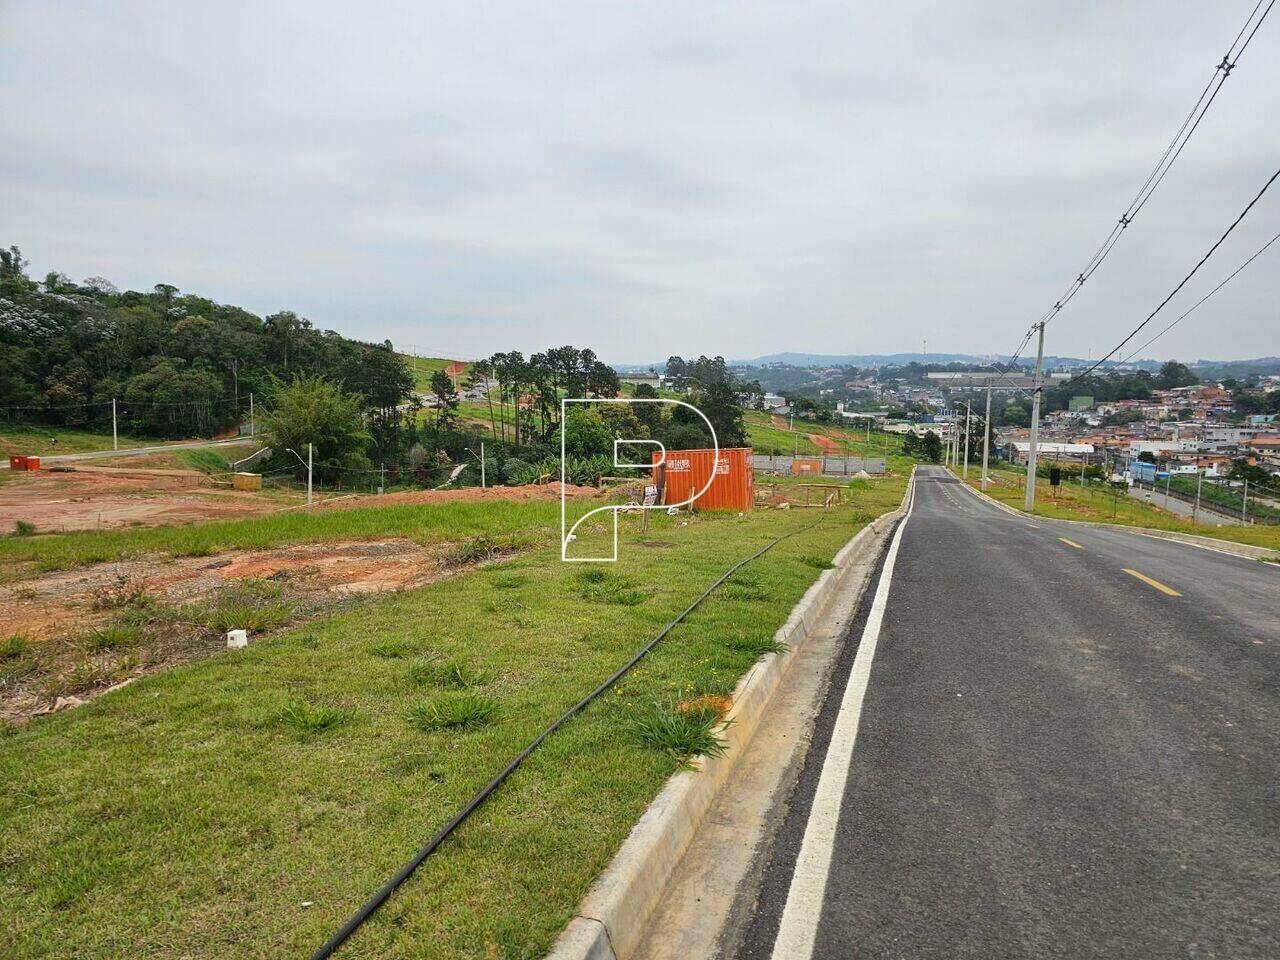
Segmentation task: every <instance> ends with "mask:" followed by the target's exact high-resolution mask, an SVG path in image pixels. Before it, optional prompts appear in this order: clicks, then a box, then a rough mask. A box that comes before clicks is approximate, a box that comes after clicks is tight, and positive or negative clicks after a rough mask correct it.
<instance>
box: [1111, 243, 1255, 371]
mask: <svg viewBox="0 0 1280 960" xmlns="http://www.w3.org/2000/svg"><path fill="white" fill-rule="evenodd" d="M1277 240H1280V233H1277V234H1276V235H1275V236H1274V237H1272V238H1271V239H1270V240H1268V241H1267V242H1266V243H1264V244H1263V245H1262V246H1261V247H1259V248H1258V250H1257V251H1255V252H1254V254H1253V256H1251V257H1250V258H1249V259H1248V260H1246V261H1245V262H1244V263H1242V264H1240V266H1238V267H1236V269H1235V270H1234V272H1232V273H1231V275H1230V276H1228V277H1227V278H1226V279H1225V280H1223V281H1222V282H1221V283H1220V284H1218V285H1217V286H1216V287H1214V288H1213V289H1212V290H1210V291H1209V292H1208V293H1206V294H1205V295H1204V296H1203V297H1201V298H1200V299H1199V300H1197V301H1196V302H1195V303H1194V304H1192V305H1191V308H1190V309H1188V310H1187V311H1186V312H1185V313H1183V314H1182V315H1181V316H1179V317H1178V318H1177V319H1176V320H1173V321H1172V322H1170V323H1169V324H1168V326H1166V327H1165V328H1164V329H1163V330H1161V331H1160V332H1159V333H1157V334H1156V335H1155V336H1154V337H1152V338H1151V339H1150V340H1148V341H1147V342H1146V343H1144V344H1143V345H1142V346H1140V347H1138V348H1136V349H1135V350H1134V351H1133V352H1132V353H1130V354H1129V355H1128V356H1126V357H1125V358H1124V359H1123V360H1120V361H1119V363H1121V364H1125V363H1128V362H1129V361H1130V360H1132V359H1133V358H1134V357H1136V356H1137V355H1138V354H1139V353H1141V352H1142V351H1143V350H1145V349H1147V347H1149V346H1151V344H1153V343H1155V342H1156V341H1157V340H1159V339H1160V338H1161V337H1163V336H1164V335H1165V334H1166V333H1168V332H1169V331H1170V330H1172V329H1173V328H1174V327H1176V326H1177V325H1178V324H1179V323H1181V322H1182V321H1183V320H1185V319H1186V318H1187V317H1189V316H1190V315H1191V314H1192V313H1194V312H1195V311H1196V310H1197V309H1198V308H1199V307H1200V305H1201V304H1203V303H1204V302H1205V301H1206V300H1208V299H1209V298H1210V297H1212V296H1213V295H1214V294H1215V293H1217V292H1218V291H1219V290H1221V289H1222V288H1223V287H1225V286H1226V285H1227V284H1228V283H1230V282H1231V281H1232V280H1234V279H1235V278H1236V277H1237V276H1238V275H1239V274H1241V273H1243V272H1244V269H1245V267H1247V266H1249V264H1251V263H1253V261H1255V260H1257V259H1258V257H1260V256H1262V255H1263V254H1264V253H1266V252H1267V249H1268V248H1269V247H1270V246H1271V245H1272V244H1273V243H1275V242H1276V241H1277Z"/></svg>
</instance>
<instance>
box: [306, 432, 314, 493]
mask: <svg viewBox="0 0 1280 960" xmlns="http://www.w3.org/2000/svg"><path fill="white" fill-rule="evenodd" d="M314 449H315V448H314V447H313V446H312V445H311V444H309V443H308V444H307V506H308V507H309V506H311V466H312V462H313V457H314V454H313V451H314Z"/></svg>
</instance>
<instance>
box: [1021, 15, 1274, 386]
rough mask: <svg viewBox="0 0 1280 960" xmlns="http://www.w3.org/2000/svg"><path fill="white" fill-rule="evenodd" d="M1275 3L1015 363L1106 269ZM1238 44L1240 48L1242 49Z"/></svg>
mask: <svg viewBox="0 0 1280 960" xmlns="http://www.w3.org/2000/svg"><path fill="white" fill-rule="evenodd" d="M1275 2H1276V0H1270V2H1269V3H1268V4H1267V7H1266V9H1265V10H1263V11H1262V15H1261V16H1260V17H1258V18H1257V20H1256V22H1255V20H1254V17H1255V16H1257V14H1258V10H1259V9H1260V8H1261V7H1262V3H1263V0H1258V2H1257V3H1256V4H1255V5H1254V8H1253V9H1252V10H1251V11H1250V12H1249V16H1248V17H1247V18H1246V19H1245V22H1244V25H1243V26H1241V28H1240V31H1239V32H1238V33H1237V34H1236V36H1235V39H1234V40H1232V41H1231V46H1230V47H1228V48H1227V52H1226V53H1225V54H1223V57H1222V60H1221V62H1219V63H1218V64H1217V65H1216V66H1215V67H1214V69H1213V74H1212V75H1211V76H1210V77H1209V82H1208V83H1206V84H1205V86H1204V89H1203V90H1201V91H1200V95H1199V96H1198V97H1197V98H1196V102H1195V103H1194V104H1193V105H1192V107H1191V110H1190V111H1189V112H1188V113H1187V115H1186V117H1185V118H1184V119H1183V121H1182V123H1181V125H1180V126H1179V127H1178V129H1177V132H1175V133H1174V135H1173V138H1172V139H1171V140H1170V141H1169V143H1168V145H1167V146H1166V147H1165V149H1164V152H1163V153H1161V154H1160V158H1159V159H1158V160H1157V161H1156V164H1155V166H1154V167H1152V168H1151V172H1150V173H1148V174H1147V177H1146V179H1145V180H1143V182H1142V185H1141V186H1140V187H1139V188H1138V192H1137V193H1136V194H1134V197H1133V199H1132V200H1130V201H1129V205H1128V206H1127V207H1126V208H1125V210H1124V212H1123V213H1122V214H1121V215H1120V218H1119V219H1118V220H1117V221H1116V223H1115V224H1114V225H1113V226H1112V228H1111V230H1110V231H1109V232H1108V233H1107V236H1106V238H1105V239H1104V240H1103V241H1102V243H1101V244H1100V245H1099V247H1098V248H1097V250H1095V251H1094V253H1093V256H1091V257H1090V258H1089V260H1088V262H1087V263H1086V264H1085V265H1084V268H1083V269H1082V270H1080V272H1079V273H1078V274H1076V278H1075V279H1074V280H1072V281H1071V283H1069V284H1068V285H1067V288H1066V289H1065V290H1064V291H1063V293H1062V295H1061V296H1059V297H1058V299H1057V301H1055V302H1054V304H1053V306H1052V307H1050V308H1049V309H1048V310H1046V311H1045V312H1044V313H1043V314H1042V315H1041V317H1040V319H1039V320H1037V321H1036V322H1035V323H1033V324H1032V325H1031V328H1030V329H1029V330H1028V331H1027V333H1026V335H1025V336H1024V337H1023V338H1022V343H1021V344H1020V345H1019V347H1018V349H1017V350H1016V351H1014V354H1013V359H1012V361H1011V362H1013V363H1016V362H1017V360H1018V357H1020V356H1021V354H1022V351H1023V350H1024V349H1026V346H1027V343H1028V342H1029V341H1030V340H1031V337H1032V336H1033V334H1034V332H1035V329H1036V327H1038V326H1039V325H1040V324H1043V323H1048V322H1049V321H1050V320H1052V319H1053V318H1054V317H1056V316H1057V315H1058V314H1059V313H1061V312H1062V309H1063V308H1064V307H1065V306H1066V305H1067V304H1068V303H1070V302H1071V300H1072V299H1074V298H1075V295H1076V294H1077V293H1079V292H1080V289H1081V288H1082V287H1083V286H1084V284H1085V283H1086V281H1088V280H1089V278H1090V277H1092V276H1093V274H1094V273H1095V272H1096V271H1097V269H1098V268H1099V267H1100V266H1102V263H1103V261H1105V260H1106V259H1107V257H1108V256H1110V255H1111V251H1112V250H1113V249H1114V248H1115V246H1116V244H1117V243H1119V242H1120V237H1121V236H1123V235H1124V232H1125V230H1126V229H1127V228H1128V227H1129V225H1130V224H1131V223H1132V222H1133V220H1134V218H1135V217H1136V216H1137V215H1138V213H1139V212H1140V211H1141V210H1142V208H1143V207H1145V206H1146V205H1147V201H1148V200H1150V199H1151V196H1152V194H1154V193H1155V191H1156V189H1157V188H1158V187H1159V186H1160V184H1161V183H1162V182H1163V181H1164V178H1165V177H1166V176H1168V173H1169V171H1170V170H1171V169H1172V168H1173V165H1174V163H1176V162H1177V159H1178V157H1179V156H1181V154H1182V151H1183V150H1184V149H1185V148H1186V145H1187V143H1188V142H1190V140H1191V137H1192V135H1193V134H1194V133H1195V132H1196V128H1198V127H1199V126H1200V122H1201V121H1202V120H1203V119H1204V117H1205V114H1207V113H1208V112H1209V108H1210V107H1211V106H1212V105H1213V101H1214V100H1215V99H1216V98H1217V96H1218V93H1219V91H1221V90H1222V86H1223V84H1225V83H1226V81H1227V77H1229V76H1230V75H1231V71H1232V70H1234V69H1235V67H1236V64H1237V63H1239V61H1240V57H1241V55H1242V54H1243V53H1244V52H1245V50H1246V49H1247V48H1248V46H1249V44H1250V43H1252V42H1253V38H1254V36H1255V35H1256V34H1257V32H1258V28H1259V27H1261V26H1262V23H1263V21H1264V20H1266V19H1267V15H1268V14H1269V13H1270V12H1271V8H1272V7H1273V6H1274V5H1275ZM1250 24H1252V25H1253V29H1252V30H1250V29H1249V27H1250ZM1245 31H1249V35H1248V37H1247V38H1246V39H1245V41H1244V43H1243V44H1241V43H1240V40H1241V38H1242V37H1244V36H1245ZM1237 45H1239V48H1238V49H1237Z"/></svg>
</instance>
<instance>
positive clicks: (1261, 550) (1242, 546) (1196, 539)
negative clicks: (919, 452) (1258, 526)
mask: <svg viewBox="0 0 1280 960" xmlns="http://www.w3.org/2000/svg"><path fill="white" fill-rule="evenodd" d="M948 472H949V473H950V474H951V475H952V476H953V477H955V478H956V479H957V480H960V478H959V477H956V476H955V471H953V470H951V469H950V468H948ZM960 484H961V486H963V487H964V488H965V489H966V490H968V491H969V492H970V493H972V494H974V495H975V496H977V497H981V498H982V499H983V500H985V501H987V503H989V504H991V505H993V506H996V507H999V508H1000V509H1001V510H1003V511H1004V512H1005V513H1011V514H1013V515H1014V516H1015V517H1020V518H1021V519H1023V520H1047V521H1050V522H1052V523H1076V524H1079V525H1080V526H1082V527H1097V528H1098V529H1099V530H1128V531H1129V532H1130V533H1132V534H1136V535H1137V536H1142V537H1156V538H1157V539H1160V540H1174V541H1177V542H1178V543H1186V544H1189V545H1191V546H1193V547H1204V548H1205V549H1206V550H1217V551H1218V552H1219V553H1229V554H1231V555H1232V556H1236V557H1249V558H1251V559H1254V560H1274V559H1276V558H1277V557H1280V553H1277V552H1276V551H1274V550H1271V549H1269V548H1267V547H1255V546H1254V545H1253V544H1251V543H1237V542H1236V541H1234V540H1219V539H1218V538H1217V537H1202V536H1200V535H1199V534H1195V533H1179V532H1178V531H1176V530H1160V529H1157V528H1155V527H1135V526H1131V525H1129V524H1127V523H1102V522H1099V521H1097V520H1069V519H1067V518H1065V517H1042V516H1040V515H1039V514H1031V513H1025V512H1023V511H1022V510H1017V509H1015V508H1013V507H1011V506H1009V505H1008V504H1007V503H1001V502H1000V501H999V500H997V499H995V498H994V497H992V496H990V495H989V494H986V493H984V492H983V491H981V490H979V489H978V488H977V487H973V486H970V485H969V484H967V483H965V482H964V481H963V480H960Z"/></svg>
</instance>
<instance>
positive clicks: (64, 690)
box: [45, 657, 138, 700]
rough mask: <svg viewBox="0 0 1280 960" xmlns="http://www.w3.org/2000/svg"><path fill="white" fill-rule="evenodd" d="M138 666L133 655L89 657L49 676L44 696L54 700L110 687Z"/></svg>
mask: <svg viewBox="0 0 1280 960" xmlns="http://www.w3.org/2000/svg"><path fill="white" fill-rule="evenodd" d="M137 666H138V661H137V660H136V659H135V658H133V657H118V658H111V657H106V658H103V657H91V658H89V659H86V660H81V661H80V662H78V663H75V664H73V665H72V667H71V669H70V670H69V671H67V672H66V673H64V674H62V675H61V676H58V677H53V678H51V679H50V680H49V681H48V682H47V683H46V685H45V696H46V698H47V699H49V700H55V699H57V698H58V697H60V696H64V695H66V694H76V693H88V692H90V691H92V690H97V689H99V688H101V687H110V686H113V685H115V684H117V683H119V682H120V681H121V680H124V679H125V678H127V677H128V676H129V674H131V673H132V672H133V671H134V670H135V669H136V668H137Z"/></svg>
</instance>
